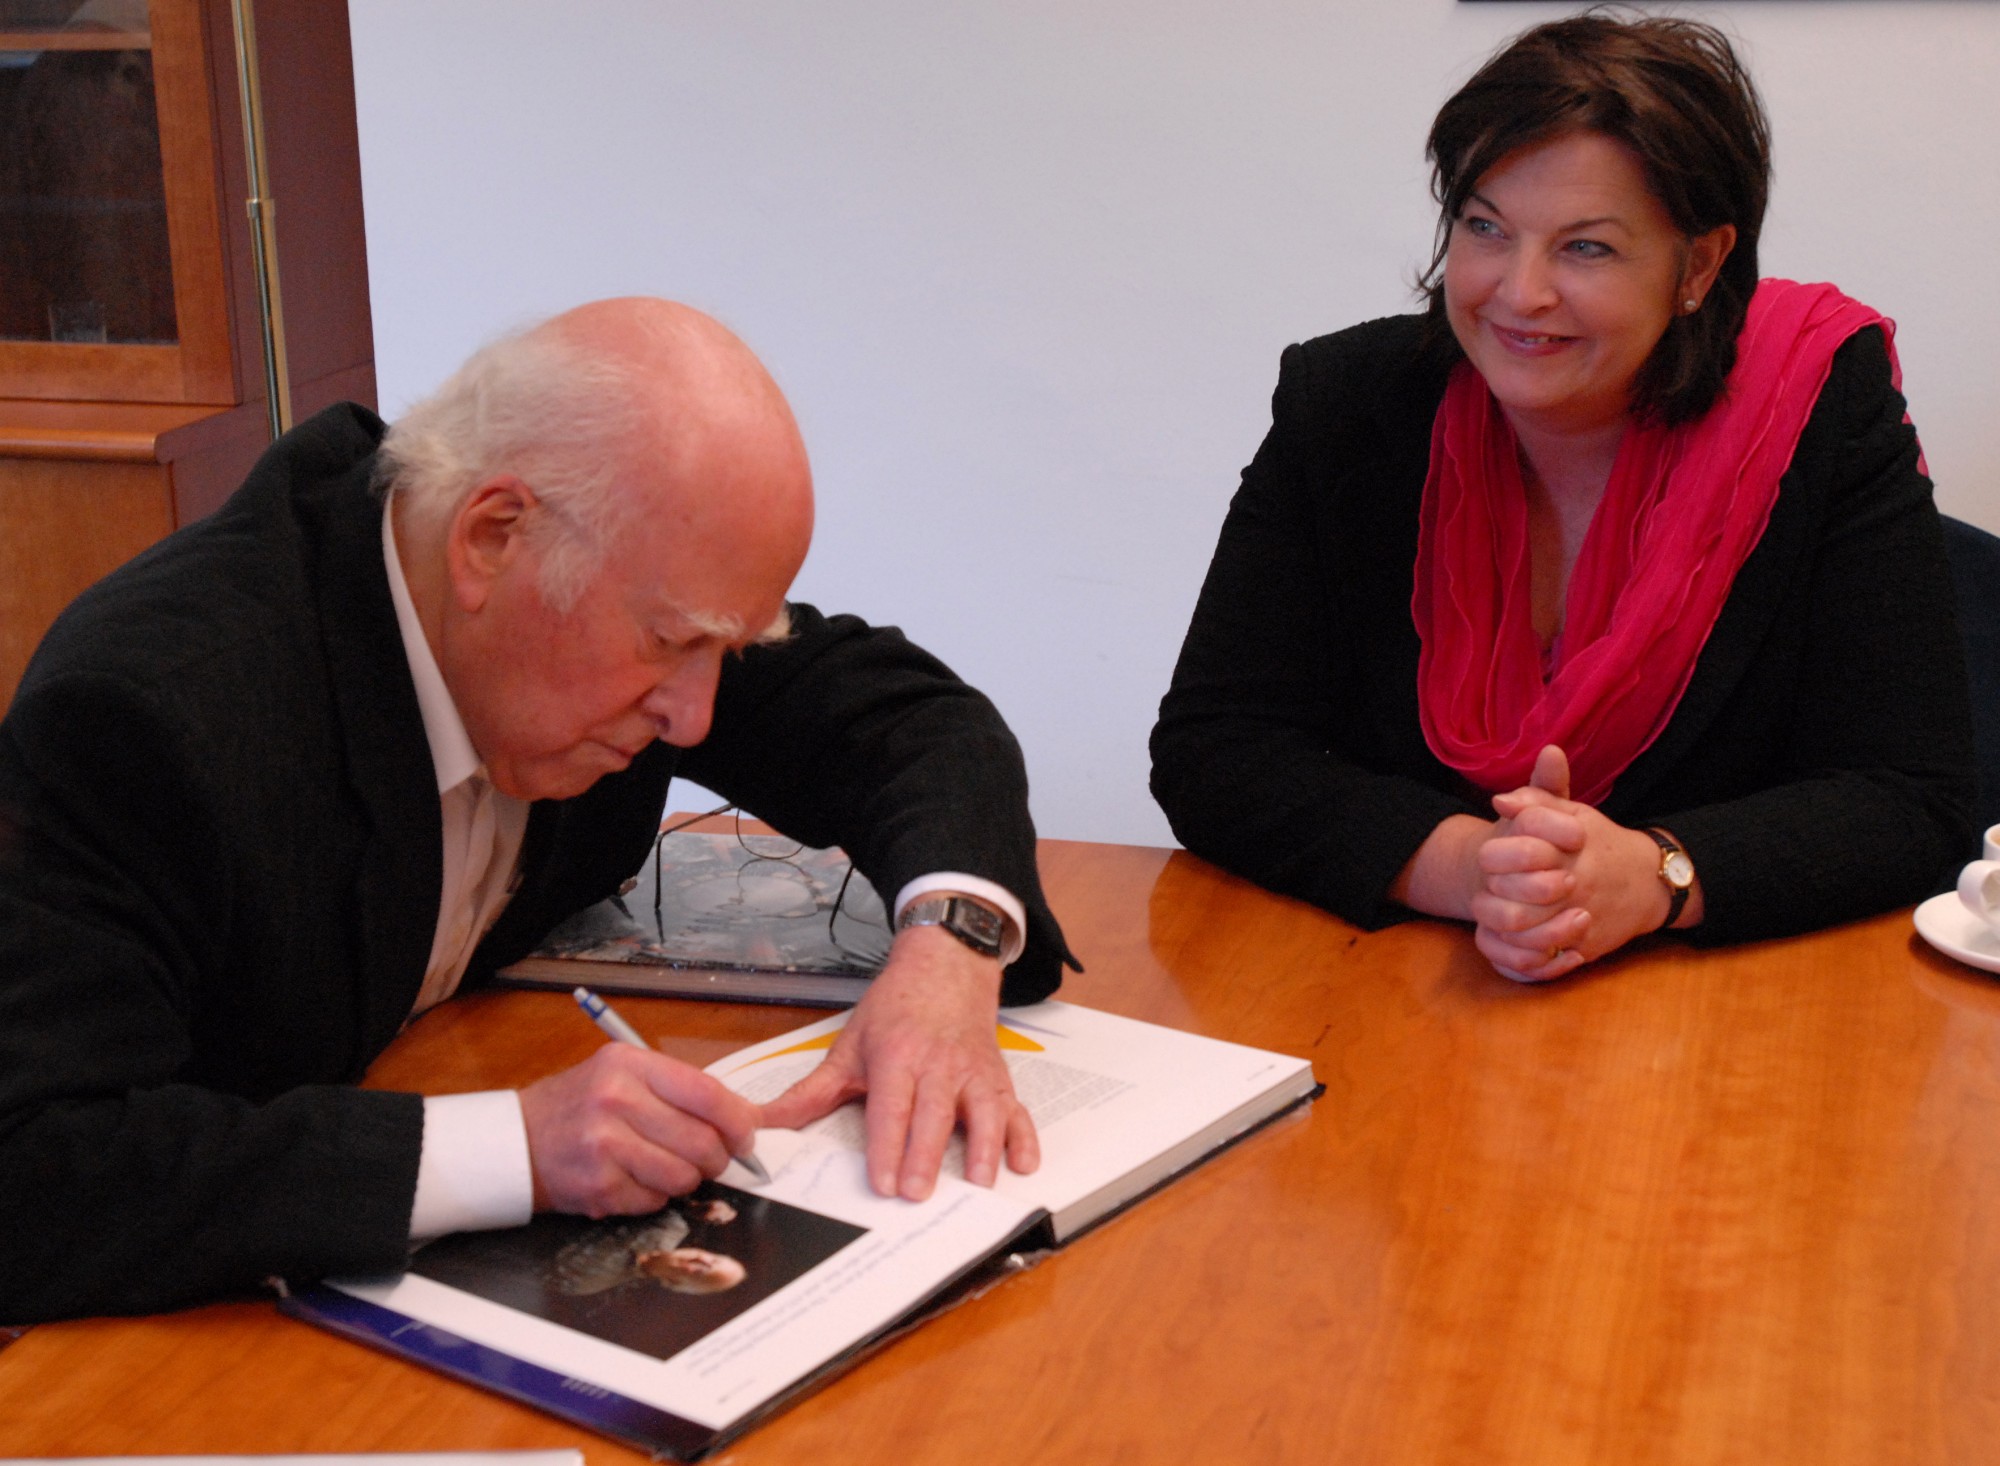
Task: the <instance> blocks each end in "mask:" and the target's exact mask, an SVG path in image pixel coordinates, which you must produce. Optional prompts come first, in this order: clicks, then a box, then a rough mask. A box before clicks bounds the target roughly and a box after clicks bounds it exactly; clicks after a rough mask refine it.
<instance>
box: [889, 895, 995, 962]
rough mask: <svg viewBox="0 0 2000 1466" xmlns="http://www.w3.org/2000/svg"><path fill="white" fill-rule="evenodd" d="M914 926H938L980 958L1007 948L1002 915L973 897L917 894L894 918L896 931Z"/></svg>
mask: <svg viewBox="0 0 2000 1466" xmlns="http://www.w3.org/2000/svg"><path fill="white" fill-rule="evenodd" d="M913 926H941V927H943V928H944V929H945V930H946V931H948V932H950V933H951V934H952V935H953V936H955V937H957V938H958V939H959V940H960V941H961V942H963V943H965V945H966V946H968V947H970V948H972V950H973V951H975V952H977V953H978V954H979V955H980V956H982V957H998V956H999V955H1000V954H1001V952H1003V951H1005V950H1006V941H1007V918H1006V916H1005V914H1003V913H1002V912H999V911H996V910H994V908H993V907H991V906H988V905H987V904H986V903H985V902H984V901H981V900H978V899H977V898H975V897H972V896H952V895H948V894H945V893H942V892H941V893H939V894H937V895H935V896H919V897H918V898H917V899H916V900H914V901H912V902H911V903H910V904H909V905H908V906H905V907H904V908H903V914H902V915H901V916H899V917H897V918H896V930H897V931H904V930H906V929H907V928H909V927H913Z"/></svg>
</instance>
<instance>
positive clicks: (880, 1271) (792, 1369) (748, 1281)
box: [280, 1002, 1318, 1460]
mask: <svg viewBox="0 0 2000 1466" xmlns="http://www.w3.org/2000/svg"><path fill="white" fill-rule="evenodd" d="M846 1016H847V1015H845V1014H841V1015H839V1016H836V1017H833V1018H829V1019H827V1020H825V1021H823V1022H820V1023H816V1024H813V1025H812V1026H811V1027H809V1028H804V1029H799V1030H797V1031H795V1032H792V1033H788V1034H783V1035H780V1036H779V1037H778V1038H775V1039H771V1040H769V1041H767V1042H765V1043H761V1044H757V1045H754V1046H753V1047H751V1048H748V1049H744V1050H741V1051H740V1052H738V1053H735V1054H732V1055H730V1056H729V1057H728V1058H726V1059H724V1060H722V1061H720V1062H719V1063H716V1064H713V1065H711V1066H710V1072H711V1073H713V1074H715V1075H717V1076H718V1077H719V1078H721V1079H722V1080H723V1082H724V1083H726V1084H728V1085H729V1086H730V1087H731V1088H733V1089H735V1090H737V1091H739V1092H740V1093H742V1094H744V1095H746V1096H747V1097H749V1098H751V1099H753V1100H758V1101H762V1100H767V1099H769V1098H771V1097H773V1096H775V1095H776V1094H778V1093H779V1092H781V1091H782V1090H784V1089H785V1088H787V1087H788V1086H789V1085H790V1084H791V1083H792V1082H793V1081H795V1080H797V1079H798V1078H799V1077H800V1076H801V1075H803V1074H805V1073H806V1072H807V1071H808V1070H810V1069H811V1068H812V1067H813V1065H815V1064H816V1063H818V1062H819V1060H820V1059H821V1058H822V1057H823V1056H824V1055H825V1053H826V1051H827V1049H828V1048H829V1047H831V1046H832V1043H833V1040H834V1037H835V1035H836V1033H837V1031H838V1030H839V1028H840V1026H841V1025H842V1024H843V1023H845V1022H846ZM1000 1043H1001V1049H1002V1052H1003V1053H1004V1054H1005V1056H1006V1059H1007V1064H1008V1068H1009V1070H1010V1071H1011V1072H1012V1075H1013V1080H1014V1087H1015V1091H1016V1093H1018V1094H1019V1095H1020V1097H1021V1099H1022V1101H1023V1103H1025V1104H1026V1105H1027V1106H1028V1107H1029V1110H1030V1112H1031V1113H1032V1114H1033V1115H1034V1119H1035V1124H1036V1126H1037V1127H1038V1128H1039V1130H1040V1132H1041V1140H1042V1165H1041V1169H1040V1170H1038V1171H1037V1172H1036V1173H1035V1174H1033V1175H1031V1176H1020V1175H1015V1174H1013V1173H1012V1172H1006V1171H1003V1172H1002V1174H1001V1177H1000V1180H999V1182H998V1184H996V1185H995V1186H994V1187H993V1188H992V1189H991V1190H988V1189H986V1188H984V1187H978V1186H972V1185H970V1184H968V1183H967V1182H966V1181H965V1180H964V1179H963V1158H962V1151H961V1149H960V1143H959V1142H957V1141H954V1142H953V1151H952V1153H951V1154H950V1155H948V1156H947V1157H946V1161H945V1171H946V1174H945V1175H944V1176H943V1177H941V1178H940V1180H939V1183H938V1189H937V1191H936V1193H935V1194H934V1195H933V1196H932V1197H931V1199H930V1200H928V1201H926V1202H923V1203H911V1202H906V1201H900V1200H896V1199H893V1198H884V1197H880V1196H877V1195H875V1193H874V1192H873V1191H872V1190H870V1189H869V1186H868V1179H867V1174H866V1171H865V1168H864V1165H863V1159H862V1153H861V1149H862V1144H863V1139H862V1123H861V1112H860V1108H859V1106H848V1107H847V1108H845V1109H842V1110H839V1111H836V1112H835V1113H834V1114H831V1115H829V1116H827V1117H826V1118H825V1119H823V1120H820V1121H818V1122H816V1123H815V1124H813V1125H811V1126H808V1127H807V1128H806V1129H804V1130H800V1131H784V1130H766V1131H762V1132H760V1133H759V1135H758V1138H757V1154H758V1158H759V1159H760V1160H762V1161H763V1162H764V1164H765V1166H766V1167H767V1168H768V1169H769V1171H770V1173H771V1180H770V1182H769V1184H767V1185H758V1184H757V1183H755V1182H754V1181H752V1179H751V1178H750V1176H749V1174H748V1173H747V1172H745V1171H744V1170H743V1169H742V1168H741V1167H740V1166H736V1165H731V1166H730V1167H729V1169H728V1170H727V1171H725V1172H724V1173H723V1174H722V1176H721V1178H720V1179H719V1180H717V1181H714V1182H710V1183H708V1184H706V1185H704V1186H703V1187H701V1189H700V1190H698V1191H696V1192H695V1193H694V1194H693V1195H692V1196H688V1197H682V1198H678V1199H676V1200H675V1201H674V1202H673V1203H672V1204H671V1205H669V1206H668V1207H666V1208H665V1209H663V1210H662V1211H659V1212H656V1213H654V1214H652V1215H651V1216H647V1217H635V1218H612V1219H609V1220H606V1221H601V1222H592V1221H589V1220H587V1219H584V1218H581V1217H559V1216H543V1217H538V1218H536V1219H535V1220H534V1221H533V1222H531V1223H529V1224H528V1225H527V1226H525V1227H520V1228H516V1229H513V1230H511V1231H504V1232H474V1233H463V1234H460V1235H458V1236H453V1237H446V1238H441V1239H439V1240H438V1241H436V1242H432V1243H429V1244H427V1245H426V1246H423V1247H421V1248H419V1249H418V1250H417V1252H416V1253H415V1255H414V1256H413V1257H412V1259H411V1262H410V1267H409V1270H408V1271H407V1272H405V1273H403V1274H401V1275H400V1276H397V1277H385V1278H341V1279H333V1280H329V1281H328V1282H326V1283H324V1284H321V1285H319V1286H317V1287H313V1288H311V1289H308V1290H304V1291H301V1292H296V1293H294V1294H292V1295H291V1296H290V1297H288V1298H287V1299H285V1300H284V1301H283V1302H282V1303H281V1304H280V1306H281V1307H282V1308H284V1309H285V1311H287V1312H289V1313H292V1314H294V1315H296V1316H298V1317H300V1318H304V1319H307V1320H309V1321H310V1322H313V1323H317V1324H321V1325H323V1326H325V1327H327V1328H331V1329H334V1330H336V1331H337V1332H339V1333H343V1334H346V1335H349V1336H350V1337H353V1338H356V1339H359V1340H361V1341H363V1342H365V1343H369V1344H374V1345H376V1346H378V1347H381V1348H385V1349H389V1350H392V1351H394V1352H396V1353H399V1354H403V1355H406V1356H408V1357H410V1358H413V1359H416V1360H419V1361H421V1362H423V1363H425V1364H429V1365H432V1366H434V1367H436V1368H438V1369H442V1370H445V1371H447V1372H449V1373H452V1374H455V1375H458V1376H460V1377H462V1378H465V1379H468V1380H471V1381H472V1382H474V1383H476V1384H482V1385H485V1386H487V1387H489V1388H491V1389H495V1390H499V1391H501V1392H502V1393H504V1394H507V1395H511V1396H513V1397H515V1398H517V1399H520V1400H524V1401H526V1402H528V1403H530V1404H533V1405H537V1406H539V1407H541V1408H542V1409H545V1410H548V1411H550V1412H552V1413H554V1414H557V1415H560V1416H563V1417H565V1418H567V1419H570V1420H573V1421H575V1422H577V1423H578V1424H581V1425H584V1426H587V1427H589V1428H591V1429H593V1430H598V1431H602V1432H603V1433H605V1434H607V1435H612V1436H617V1437H620V1438H622V1439H625V1440H628V1441H632V1442H634V1443H635V1444H638V1445H640V1446H643V1447H645V1448H646V1449H648V1450H651V1451H655V1452H659V1453H663V1454H665V1455H667V1456H671V1457H673V1458H675V1459H678V1460H693V1459H695V1458H697V1457H700V1456H702V1455H704V1454H706V1453H707V1452H709V1451H711V1450H714V1449H715V1448H716V1447H717V1446H719V1445H721V1444H723V1443H724V1442H726V1441H728V1440H731V1439H733V1438H734V1437H735V1436H737V1435H739V1434H741V1433H742V1432H743V1431H744V1430H746V1429H747V1428H748V1427H749V1426H751V1425H752V1424H754V1423H755V1422H756V1421H757V1420H758V1419H760V1418H762V1417H763V1416H765V1415H767V1414H769V1413H770V1412H772V1411H774V1410H776V1409H778V1408H780V1407H781V1406H783V1405H784V1404H786V1403H787V1402H788V1401H790V1400H791V1399H793V1398H795V1397H796V1396H798V1395H799V1394H801V1393H803V1392H804V1391H806V1390H807V1389H809V1388H811V1387H812V1386H813V1385H815V1384H817V1383H819V1382H820V1381H822V1380H824V1379H825V1378H828V1377H830V1376H831V1375H832V1374H833V1373H834V1372H836V1371H838V1370H839V1369H840V1368H842V1367H844V1366H845V1365H846V1364H848V1363H851V1362H852V1361H853V1360H855V1359H856V1358H858V1357H860V1356H861V1355H862V1354H864V1353H865V1352H867V1350H868V1349H869V1348H870V1347H872V1346H873V1345H875V1344H877V1343H879V1342H881V1341H882V1340H884V1339H885V1338H887V1337H889V1336H890V1335H892V1334H893V1333H895V1332H896V1331H897V1330H898V1329H900V1328H902V1327H905V1326H907V1325H909V1324H911V1323H913V1322H915V1321H917V1320H919V1319H921V1318H922V1317H923V1316H924V1315H925V1314H926V1313H928V1312H929V1311H931V1310H933V1309H935V1308H937V1307H939V1306H940V1305H942V1304H943V1303H945V1302H947V1301H949V1300H950V1299H952V1298H953V1297H955V1296H957V1295H959V1294H961V1293H963V1292H965V1291H967V1290H968V1289H969V1288H971V1287H973V1286H975V1285H977V1284H978V1283H979V1282H981V1281H982V1280H984V1279H986V1278H989V1277H991V1276H994V1275H996V1274H997V1273H999V1272H1002V1271H1005V1270H1007V1269H1008V1268H1010V1267H1018V1266H1021V1265H1023V1263H1024V1261H1025V1260H1026V1258H1025V1257H1024V1254H1025V1255H1027V1257H1031V1256H1032V1254H1033V1253H1034V1252H1036V1251H1039V1250H1042V1249H1046V1248H1050V1247H1055V1246H1060V1245H1061V1244H1062V1243H1064V1242H1066V1241H1067V1240H1069V1239H1070V1238H1071V1237H1074V1236H1075V1235H1077V1233H1079V1232H1081V1231H1083V1230H1085V1229H1086V1228H1088V1227H1090V1226H1092V1225H1094V1224H1096V1223H1097V1222H1100V1221H1102V1220H1103V1219H1104V1218H1106V1217H1108V1216H1110V1215H1111V1214H1112V1213H1114V1212H1116V1211H1117V1210H1119V1209H1120V1208H1121V1207H1123V1206H1126V1205H1128V1204H1129V1203H1131V1202H1132V1201H1134V1200H1136V1199H1137V1198H1139V1197H1141V1196H1143V1195H1145V1194H1146V1193H1147V1192H1148V1191H1151V1190H1152V1189H1154V1188H1155V1187H1157V1186H1159V1185H1161V1184H1162V1183H1164V1182H1165V1181H1167V1180H1169V1179H1171V1178H1172V1177H1173V1176H1175V1175H1177V1174H1178V1173H1180V1172H1181V1171H1184V1170H1186V1169H1187V1168H1188V1167H1190V1166H1193V1165H1195V1164H1196V1163H1198V1162H1200V1161H1201V1160H1203V1159H1204V1158H1206V1157H1208V1156H1210V1155H1213V1154H1215V1153H1216V1152H1217V1151H1219V1150H1221V1149H1223V1148H1225V1147H1226V1146H1228V1145H1229V1144H1231V1143H1232V1142H1233V1141H1235V1140H1237V1139H1238V1138H1240V1137H1241V1136H1243V1135H1245V1134H1246V1133H1248V1132H1249V1131H1251V1130H1253V1129H1255V1128H1256V1127H1258V1126H1259V1125H1262V1124H1264V1123H1265V1122H1266V1121H1268V1120H1270V1119H1272V1118H1273V1117H1274V1116H1277V1115H1279V1114H1282V1113H1284V1112H1285V1111H1286V1110H1289V1109H1291V1108H1292V1107H1293V1106H1295V1105H1297V1104H1300V1103H1302V1102H1303V1101H1305V1100H1307V1099H1310V1098H1311V1097H1312V1096H1313V1095H1314V1094H1316V1093H1317V1092H1318V1086H1317V1084H1316V1083H1315V1081H1314V1079H1313V1073H1312V1067H1311V1065H1310V1064H1308V1063H1307V1062H1306V1061H1305V1060H1303V1059H1295V1058H1290V1057H1287V1056H1286V1055H1283V1054H1274V1053H1267V1052H1265V1051H1263V1050H1260V1049H1250V1048H1244V1047H1242V1046H1241V1045H1238V1044H1229V1043H1223V1042H1220V1041H1218V1040H1216V1039H1209V1038H1201V1037H1198V1036H1196V1035H1194V1034H1187V1033H1181V1032H1178V1031H1177V1030H1173V1029H1167V1028H1160V1027H1156V1026H1155V1025H1152V1024H1148V1023H1141V1022H1138V1021H1136V1020H1134V1019H1130V1018H1119V1017H1115V1016H1113V1015H1111V1014H1108V1013H1099V1012H1096V1011H1094V1010H1092V1009H1088V1008H1078V1007H1073V1006H1070V1005H1069V1004H1065V1003H1056V1002H1049V1003H1037V1004H1035V1005H1033V1006H1031V1007H1025V1008H1012V1009H1007V1010H1005V1011H1004V1012H1002V1014H1001V1015H1000Z"/></svg>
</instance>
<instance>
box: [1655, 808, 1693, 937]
mask: <svg viewBox="0 0 2000 1466" xmlns="http://www.w3.org/2000/svg"><path fill="white" fill-rule="evenodd" d="M1646 833H1647V834H1649V835H1651V836H1652V837H1653V843H1654V844H1656V845H1658V846H1659V847H1660V884H1662V885H1663V886H1665V887H1666V888H1667V919H1666V920H1665V921H1663V922H1661V923H1660V925H1659V930H1661V931H1665V930H1666V929H1667V928H1668V927H1670V926H1672V925H1673V924H1674V923H1675V922H1676V921H1679V920H1680V916H1681V908H1682V907H1684V906H1686V905H1687V904H1688V892H1689V891H1692V890H1693V889H1694V861H1692V860H1691V859H1689V858H1688V853H1687V851H1685V850H1683V849H1682V848H1681V842H1680V841H1678V840H1676V839H1675V838H1674V837H1673V836H1672V835H1669V834H1668V833H1667V832H1666V831H1665V830H1654V829H1648V830H1647V831H1646Z"/></svg>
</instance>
